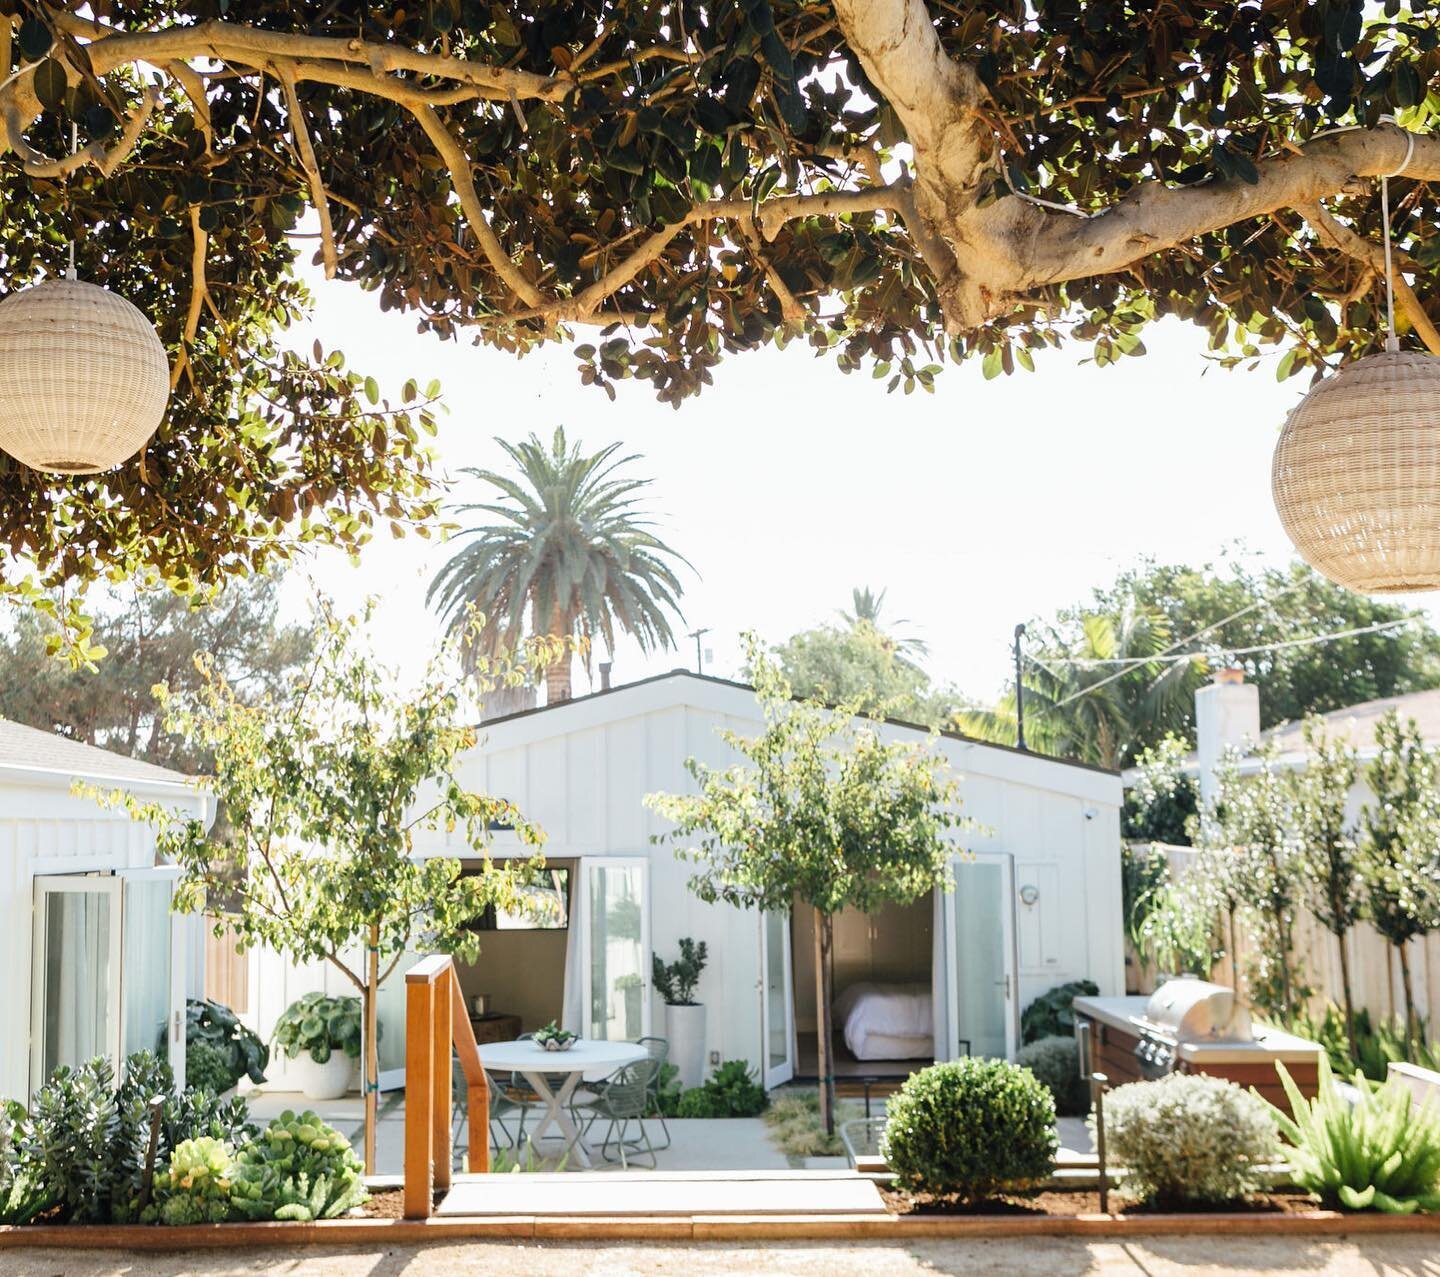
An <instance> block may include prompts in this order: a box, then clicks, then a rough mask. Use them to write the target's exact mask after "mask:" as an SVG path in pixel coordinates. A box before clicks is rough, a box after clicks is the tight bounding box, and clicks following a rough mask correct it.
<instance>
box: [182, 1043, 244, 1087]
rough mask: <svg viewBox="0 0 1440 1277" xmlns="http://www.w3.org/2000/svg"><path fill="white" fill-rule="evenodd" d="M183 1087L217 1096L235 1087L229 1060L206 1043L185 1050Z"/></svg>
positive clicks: (217, 1049)
mask: <svg viewBox="0 0 1440 1277" xmlns="http://www.w3.org/2000/svg"><path fill="white" fill-rule="evenodd" d="M185 1085H186V1086H187V1087H189V1088H190V1089H191V1090H193V1091H210V1092H212V1093H213V1094H215V1095H219V1094H220V1093H221V1092H222V1091H228V1090H229V1089H230V1088H231V1087H232V1086H234V1085H235V1079H234V1077H233V1076H231V1073H230V1059H229V1056H228V1054H227V1053H226V1052H225V1051H222V1050H221V1049H220V1048H219V1047H216V1046H211V1045H210V1043H208V1042H197V1043H195V1045H194V1046H191V1047H186V1048H185Z"/></svg>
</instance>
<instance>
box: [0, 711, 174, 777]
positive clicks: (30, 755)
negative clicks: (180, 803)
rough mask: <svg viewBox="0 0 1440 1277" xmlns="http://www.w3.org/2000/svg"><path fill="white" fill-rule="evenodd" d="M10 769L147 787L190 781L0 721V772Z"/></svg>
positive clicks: (162, 769)
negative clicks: (122, 781)
mask: <svg viewBox="0 0 1440 1277" xmlns="http://www.w3.org/2000/svg"><path fill="white" fill-rule="evenodd" d="M11 767H14V768H21V769H23V770H25V771H34V772H51V773H55V774H58V775H62V776H87V777H91V778H94V779H97V780H128V781H137V782H140V781H145V782H149V783H150V784H164V785H183V784H185V783H187V782H188V781H189V780H190V777H189V776H187V775H185V773H184V772H177V771H171V770H170V768H168V767H157V766H156V765H155V764H154V763H146V762H142V761H141V760H140V759H138V758H131V757H129V756H128V755H126V754H117V753H115V752H114V751H113V750H109V749H101V748H100V747H99V746H98V745H86V744H84V743H83V742H81V741H78V740H71V739H70V738H69V737H67V736H59V735H57V734H56V733H54V732H44V731H41V730H40V729H39V728H37V727H26V726H25V725H24V724H23V723H15V722H11V721H10V719H8V718H0V768H11Z"/></svg>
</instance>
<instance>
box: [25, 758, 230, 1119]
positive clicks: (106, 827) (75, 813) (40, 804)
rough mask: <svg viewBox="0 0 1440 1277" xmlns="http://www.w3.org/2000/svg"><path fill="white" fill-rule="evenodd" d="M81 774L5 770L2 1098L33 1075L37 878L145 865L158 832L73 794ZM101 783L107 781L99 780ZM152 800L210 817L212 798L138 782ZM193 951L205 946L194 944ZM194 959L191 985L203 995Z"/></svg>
mask: <svg viewBox="0 0 1440 1277" xmlns="http://www.w3.org/2000/svg"><path fill="white" fill-rule="evenodd" d="M72 780H73V778H72V777H71V776H69V775H56V774H54V773H49V772H38V771H37V772H31V771H27V770H26V769H20V768H13V769H12V768H3V767H0V969H3V971H4V973H5V974H4V979H3V980H0V1097H5V1098H10V1099H19V1100H23V1099H25V1097H26V1093H27V1088H28V1085H29V1072H30V984H31V982H30V964H31V948H32V944H33V927H32V922H33V911H34V899H35V896H34V885H33V883H34V879H35V877H36V876H37V875H40V874H69V873H92V872H110V871H114V870H117V869H144V868H148V867H150V866H151V865H153V864H154V863H155V843H154V836H153V834H152V833H151V831H150V829H149V828H148V827H147V826H144V825H140V824H137V823H135V822H134V821H132V820H131V819H130V817H129V816H128V815H127V814H126V813H125V812H123V811H104V810H102V809H101V808H100V807H99V806H98V805H97V804H96V803H95V802H94V801H92V800H91V799H89V798H82V797H78V796H76V795H74V794H72V793H71V792H70V786H71V783H72ZM96 783H97V784H101V783H102V782H96ZM130 788H132V789H133V790H134V792H136V793H140V794H142V796H143V797H145V798H147V799H158V800H161V801H165V802H173V803H175V804H176V806H177V807H183V808H184V809H185V810H187V811H191V812H193V813H194V814H196V815H199V816H203V815H204V813H205V812H206V810H207V800H206V799H203V798H201V797H200V796H198V795H187V794H185V793H184V792H183V791H180V790H178V789H177V788H175V787H168V786H167V787H156V788H145V787H141V786H130ZM188 947H189V949H190V950H191V953H192V954H193V953H194V952H195V950H196V948H197V946H196V945H194V944H192V945H190V946H188ZM202 982H203V981H202V972H201V971H200V969H199V967H198V965H194V964H193V960H192V965H191V968H190V971H189V973H188V978H187V987H189V988H191V990H192V991H193V992H196V993H198V991H199V989H200V986H201V984H202Z"/></svg>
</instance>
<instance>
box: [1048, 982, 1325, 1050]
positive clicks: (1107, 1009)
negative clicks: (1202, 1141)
mask: <svg viewBox="0 0 1440 1277" xmlns="http://www.w3.org/2000/svg"><path fill="white" fill-rule="evenodd" d="M1149 1001H1150V999H1149V998H1147V997H1145V996H1144V995H1143V994H1141V995H1135V996H1129V997H1123V998H1076V999H1075V1014H1076V1015H1077V1016H1082V1017H1083V1018H1085V1019H1087V1020H1093V1021H1095V1022H1096V1023H1098V1024H1107V1025H1109V1026H1110V1027H1111V1028H1112V1029H1117V1030H1119V1031H1120V1032H1121V1033H1124V1034H1127V1035H1130V1036H1134V1035H1135V1034H1136V1032H1137V1031H1138V1030H1139V1029H1140V1028H1141V1027H1142V1026H1143V1025H1144V1024H1145V1022H1146V1021H1145V1008H1146V1005H1147V1004H1148V1003H1149ZM1254 1034H1255V1039H1254V1041H1252V1042H1203V1041H1202V1042H1179V1043H1176V1053H1177V1054H1178V1055H1179V1058H1180V1059H1182V1060H1184V1061H1186V1062H1187V1063H1195V1064H1201V1063H1204V1064H1249V1063H1253V1062H1258V1061H1265V1062H1267V1063H1274V1062H1275V1061H1277V1060H1278V1061H1279V1062H1280V1063H1282V1064H1286V1065H1291V1064H1301V1065H1310V1066H1311V1067H1314V1066H1315V1065H1316V1063H1317V1062H1318V1061H1319V1057H1320V1051H1321V1049H1322V1048H1321V1047H1320V1045H1319V1043H1317V1042H1309V1041H1306V1039H1304V1038H1297V1037H1296V1036H1295V1035H1294V1034H1293V1033H1286V1032H1284V1031H1283V1030H1281V1029H1274V1028H1271V1027H1269V1026H1268V1025H1263V1024H1262V1025H1256V1026H1255V1029H1254Z"/></svg>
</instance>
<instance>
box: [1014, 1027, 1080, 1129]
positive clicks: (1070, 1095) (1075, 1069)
mask: <svg viewBox="0 0 1440 1277" xmlns="http://www.w3.org/2000/svg"><path fill="white" fill-rule="evenodd" d="M1015 1063H1016V1064H1018V1065H1020V1067H1021V1068H1025V1069H1029V1070H1030V1072H1032V1073H1033V1074H1034V1075H1035V1076H1036V1077H1038V1078H1039V1079H1040V1080H1041V1081H1042V1082H1043V1083H1045V1086H1046V1087H1047V1088H1048V1090H1049V1091H1050V1094H1051V1095H1053V1096H1054V1097H1055V1111H1056V1112H1057V1113H1058V1114H1060V1116H1061V1117H1084V1116H1085V1114H1086V1113H1088V1112H1089V1111H1090V1084H1089V1083H1088V1082H1087V1081H1085V1079H1084V1078H1082V1077H1081V1076H1080V1048H1079V1047H1078V1046H1076V1045H1075V1039H1074V1038H1073V1037H1058V1036H1057V1037H1049V1038H1041V1039H1040V1040H1039V1041H1038V1042H1031V1043H1030V1044H1029V1045H1028V1046H1022V1047H1021V1048H1020V1050H1019V1051H1018V1052H1016V1055H1015Z"/></svg>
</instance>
